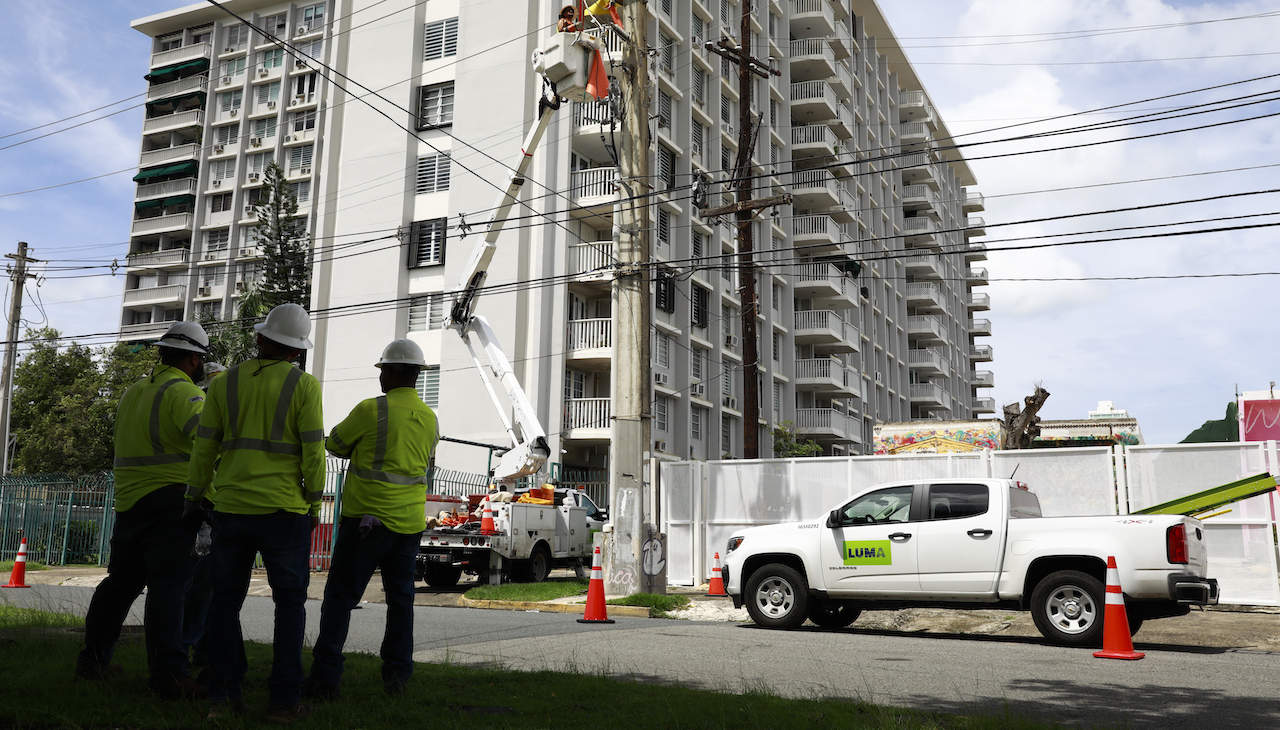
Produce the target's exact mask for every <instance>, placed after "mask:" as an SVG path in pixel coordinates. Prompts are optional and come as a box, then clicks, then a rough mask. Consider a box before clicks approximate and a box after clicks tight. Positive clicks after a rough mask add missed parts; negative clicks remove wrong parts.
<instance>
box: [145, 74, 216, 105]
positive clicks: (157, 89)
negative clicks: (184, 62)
mask: <svg viewBox="0 0 1280 730" xmlns="http://www.w3.org/2000/svg"><path fill="white" fill-rule="evenodd" d="M208 87H209V79H208V77H206V76H188V77H186V78H185V79H178V80H177V81H169V82H166V83H163V84H155V85H154V86H148V87H147V101H148V102H152V101H159V100H160V99H168V98H169V97H171V96H181V95H183V94H188V93H190V92H193V91H206V90H207V89H208Z"/></svg>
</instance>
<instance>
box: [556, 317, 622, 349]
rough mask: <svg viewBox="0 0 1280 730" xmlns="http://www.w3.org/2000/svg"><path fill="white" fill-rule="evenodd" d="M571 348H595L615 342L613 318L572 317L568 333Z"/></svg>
mask: <svg viewBox="0 0 1280 730" xmlns="http://www.w3.org/2000/svg"><path fill="white" fill-rule="evenodd" d="M565 339H566V343H565V345H566V347H567V349H569V350H595V349H599V348H602V347H610V346H612V344H613V320H612V319H571V320H569V331H568V333H567V334H566V337H565Z"/></svg>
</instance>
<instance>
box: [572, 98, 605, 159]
mask: <svg viewBox="0 0 1280 730" xmlns="http://www.w3.org/2000/svg"><path fill="white" fill-rule="evenodd" d="M608 124H609V102H608V101H591V102H586V103H578V102H575V103H574V105H573V144H574V146H575V147H577V148H578V150H579V151H580V152H581V153H582V154H583V155H585V156H587V157H589V158H591V159H593V160H607V159H609V151H608V150H607V149H605V145H604V140H602V139H601V138H600V132H601V131H602V129H603V130H604V131H606V132H607V131H608V126H607V125H608ZM606 136H607V135H606Z"/></svg>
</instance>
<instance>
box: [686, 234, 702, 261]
mask: <svg viewBox="0 0 1280 730" xmlns="http://www.w3.org/2000/svg"><path fill="white" fill-rule="evenodd" d="M702 240H703V239H702V234H701V233H698V232H697V231H694V232H693V235H692V236H690V237H689V258H692V259H700V258H702Z"/></svg>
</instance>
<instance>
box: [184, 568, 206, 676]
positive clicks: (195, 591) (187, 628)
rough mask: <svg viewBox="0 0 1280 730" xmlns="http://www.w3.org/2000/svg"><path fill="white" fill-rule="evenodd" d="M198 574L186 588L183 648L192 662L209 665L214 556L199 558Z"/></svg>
mask: <svg viewBox="0 0 1280 730" xmlns="http://www.w3.org/2000/svg"><path fill="white" fill-rule="evenodd" d="M197 560H199V561H200V562H199V564H198V565H197V566H196V572H195V576H194V577H193V578H192V579H191V588H190V589H189V590H188V591H187V602H186V604H185V605H184V606H183V609H182V611H183V613H182V650H183V651H184V652H187V653H189V654H190V655H191V663H192V664H194V665H196V666H198V667H207V666H209V636H208V626H209V600H210V599H211V598H213V555H205V556H203V557H200V558H197Z"/></svg>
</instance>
